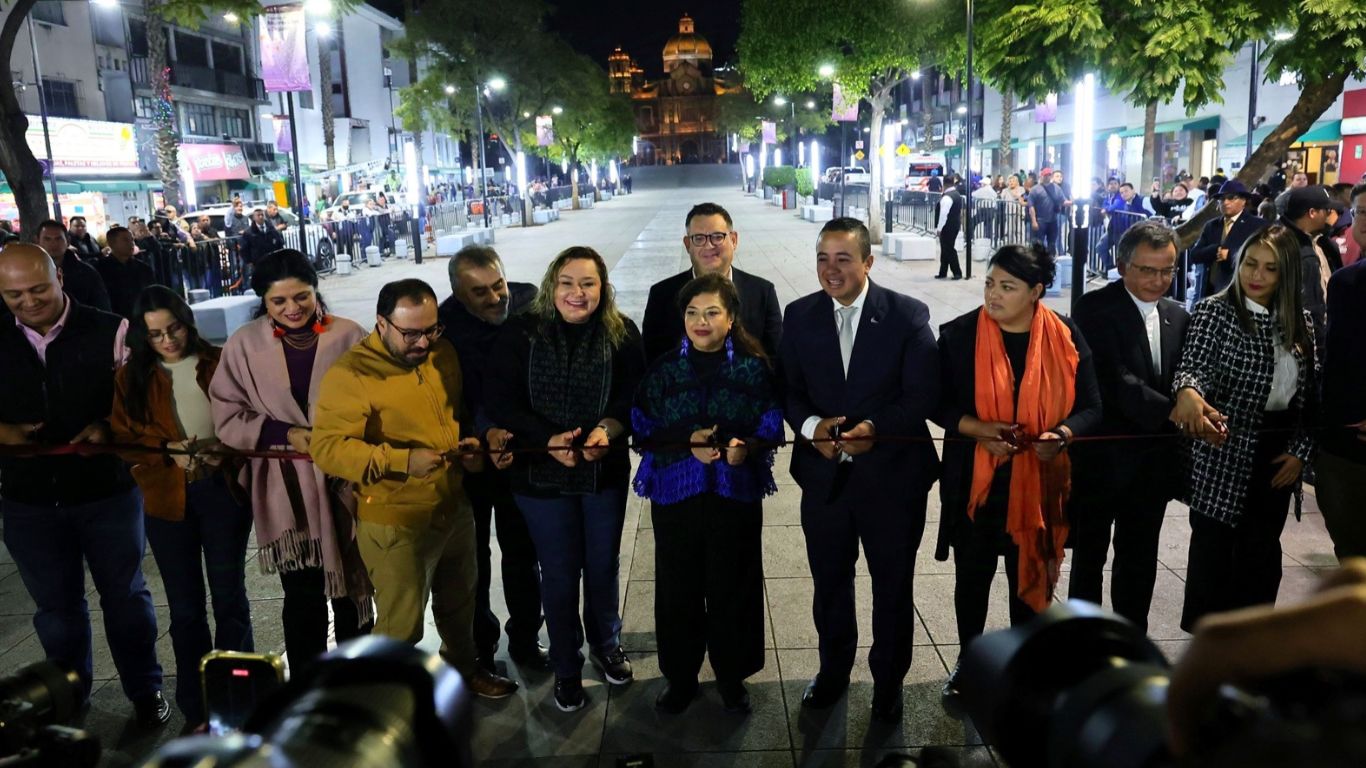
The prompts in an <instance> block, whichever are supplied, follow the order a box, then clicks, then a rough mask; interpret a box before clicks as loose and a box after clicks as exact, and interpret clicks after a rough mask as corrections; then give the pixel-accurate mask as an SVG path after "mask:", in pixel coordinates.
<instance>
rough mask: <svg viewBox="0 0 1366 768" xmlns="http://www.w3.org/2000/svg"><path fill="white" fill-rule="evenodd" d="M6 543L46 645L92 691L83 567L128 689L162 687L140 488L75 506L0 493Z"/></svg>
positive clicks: (142, 691)
mask: <svg viewBox="0 0 1366 768" xmlns="http://www.w3.org/2000/svg"><path fill="white" fill-rule="evenodd" d="M0 515H3V518H4V524H5V546H6V547H8V548H9V551H10V555H11V556H12V557H13V558H14V564H15V565H17V566H18V567H19V577H20V579H22V580H23V582H24V587H25V588H26V589H28V593H29V596H31V597H32V598H33V602H34V604H35V605H36V606H37V609H38V610H37V611H36V612H35V613H34V614H33V628H34V629H35V630H36V631H37V633H38V640H39V642H41V643H42V644H43V653H44V654H46V655H47V657H48V658H49V659H53V660H55V661H57V662H60V663H61V664H63V665H65V666H66V667H67V668H68V669H72V670H75V671H76V672H77V673H78V674H79V675H80V678H81V683H82V684H83V685H84V687H85V690H84V695H85V696H89V695H90V689H91V682H92V680H93V679H94V659H93V651H92V649H91V639H90V610H89V607H88V606H87V605H86V602H85V569H84V567H83V565H82V562H84V565H86V566H89V568H90V577H91V580H93V581H94V582H95V589H96V590H97V591H98V592H99V594H100V609H101V610H103V611H104V631H105V635H106V637H107V641H108V643H109V651H110V653H111V654H112V655H113V657H114V667H115V668H116V669H117V670H118V673H119V682H120V683H121V684H122V685H123V693H124V695H126V696H127V697H128V698H129V699H133V700H137V699H139V698H141V697H144V696H148V695H150V694H152V693H155V692H156V691H159V690H161V665H160V664H159V663H157V647H156V643H157V617H156V613H155V611H153V610H152V594H151V593H150V592H148V591H147V584H146V582H144V581H143V578H142V555H143V552H144V538H143V535H144V534H143V525H142V522H143V514H142V494H141V492H139V491H138V490H137V489H136V488H134V489H132V490H130V491H126V492H124V493H121V494H119V495H117V496H111V497H110V498H107V499H101V500H99V501H94V502H90V503H88V504H75V505H71V506H52V505H44V506H31V505H28V504H20V503H18V502H14V501H9V500H7V499H6V500H3V501H0Z"/></svg>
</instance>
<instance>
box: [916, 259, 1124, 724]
mask: <svg viewBox="0 0 1366 768" xmlns="http://www.w3.org/2000/svg"><path fill="white" fill-rule="evenodd" d="M987 269H988V271H987V276H986V286H985V290H984V294H985V295H984V299H985V301H984V302H983V305H982V307H981V308H979V309H976V310H973V311H972V312H969V313H967V314H966V315H963V316H962V317H959V318H957V319H955V320H953V321H952V322H949V323H947V324H946V325H944V326H943V327H941V328H940V329H939V356H940V363H941V365H940V370H941V371H942V376H943V388H942V389H941V391H942V392H943V393H944V397H943V400H942V402H941V403H940V407H939V412H938V414H937V416H936V417H935V422H936V423H938V424H939V425H940V426H941V427H943V428H944V431H945V434H946V436H947V438H948V439H947V441H946V442H945V444H944V475H943V478H942V479H941V481H940V484H939V496H940V505H941V514H940V519H939V542H938V546H937V548H936V550H935V558H936V559H938V560H947V559H948V554H949V548H950V547H952V548H953V563H954V588H953V603H954V613H955V615H956V617H957V621H958V643H959V648H960V654H961V650H962V649H966V648H967V645H968V643H969V642H971V641H972V639H973V638H975V637H977V636H978V635H980V634H982V630H983V628H984V627H985V625H986V618H987V603H988V599H989V596H990V593H991V580H992V577H993V576H994V575H995V574H996V564H997V560H998V558H1000V557H1005V569H1006V578H1007V580H1008V581H1009V584H1010V623H1011V625H1012V626H1013V625H1016V624H1019V623H1021V622H1024V621H1028V620H1029V619H1030V618H1031V617H1033V616H1034V614H1035V613H1037V612H1039V611H1042V610H1043V609H1044V608H1046V607H1047V606H1048V603H1049V602H1050V601H1051V600H1052V599H1053V593H1054V591H1055V589H1056V587H1057V583H1058V576H1059V572H1060V570H1061V567H1062V560H1063V542H1064V541H1066V539H1067V517H1066V514H1065V512H1064V510H1065V507H1066V503H1067V496H1068V492H1069V490H1070V487H1071V482H1072V462H1071V459H1070V458H1069V457H1068V455H1067V446H1068V444H1069V443H1071V441H1072V440H1073V438H1075V437H1077V436H1079V435H1085V434H1086V433H1087V432H1089V431H1090V430H1092V429H1094V428H1095V426H1096V425H1097V424H1098V423H1099V421H1100V389H1099V388H1098V386H1097V384H1096V374H1095V370H1094V368H1092V366H1091V350H1090V348H1089V347H1087V346H1086V341H1085V340H1084V339H1083V338H1082V336H1081V331H1079V330H1078V329H1077V326H1076V325H1075V324H1073V322H1072V321H1071V319H1069V318H1066V317H1063V316H1061V315H1059V314H1057V313H1056V312H1054V311H1053V310H1051V309H1049V308H1048V307H1046V306H1044V305H1043V304H1042V303H1040V298H1042V296H1043V292H1044V289H1046V288H1047V287H1048V286H1049V285H1051V284H1052V283H1053V277H1054V273H1055V266H1054V263H1053V257H1052V256H1050V255H1049V254H1048V252H1047V251H1045V250H1044V248H1043V247H1042V246H1041V245H1038V244H1035V245H1032V246H1029V247H1025V246H1019V245H1007V246H1005V247H1003V248H1001V249H1000V250H998V251H997V252H996V255H994V256H992V257H991V261H990V262H988V264H987ZM957 675H958V668H957V666H955V667H954V671H953V673H952V674H950V675H949V679H948V681H947V682H945V683H944V690H943V695H944V704H945V706H946V708H951V707H952V706H953V705H954V703H955V699H956V697H957V695H958V689H957Z"/></svg>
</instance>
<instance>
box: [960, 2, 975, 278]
mask: <svg viewBox="0 0 1366 768" xmlns="http://www.w3.org/2000/svg"><path fill="white" fill-rule="evenodd" d="M967 4H968V60H967V80H968V98H967V105H968V109H967V112H966V120H964V122H965V124H966V130H964V131H963V169H964V170H965V171H966V172H967V176H966V177H965V178H966V179H967V183H966V184H964V185H963V192H964V193H965V194H966V197H967V200H965V201H964V205H963V232H964V233H965V237H964V238H963V256H964V264H963V266H964V268H965V270H966V271H965V272H964V273H963V274H964V276H965V277H968V278H971V277H972V234H973V233H972V100H973V98H974V97H975V95H976V94H974V93H973V90H972V0H967Z"/></svg>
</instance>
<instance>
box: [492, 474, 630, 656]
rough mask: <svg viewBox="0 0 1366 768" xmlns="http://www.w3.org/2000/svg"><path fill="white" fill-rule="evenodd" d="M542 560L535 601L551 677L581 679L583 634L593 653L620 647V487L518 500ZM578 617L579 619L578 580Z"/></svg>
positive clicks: (622, 517)
mask: <svg viewBox="0 0 1366 768" xmlns="http://www.w3.org/2000/svg"><path fill="white" fill-rule="evenodd" d="M516 498H517V506H518V508H520V509H521V510H522V516H523V517H525V518H526V524H527V529H528V530H530V531H531V540H532V542H533V543H534V544H535V546H536V559H537V560H538V561H539V562H540V564H541V602H542V604H543V605H544V607H545V623H546V629H547V630H548V631H549V634H550V664H551V666H552V667H553V668H554V670H555V677H557V678H578V677H581V676H582V670H583V653H582V651H581V650H580V649H581V648H582V647H583V641H584V636H585V633H586V634H587V637H588V645H589V647H590V648H592V649H593V650H594V651H597V652H599V653H607V652H609V651H612V650H615V649H616V648H617V646H619V645H621V590H620V588H619V586H618V579H617V576H618V566H619V564H620V563H619V556H620V554H621V527H622V525H623V523H625V521H626V489H625V488H611V489H607V490H602V491H598V492H597V493H593V494H587V495H563V496H559V497H556V498H553V499H538V498H534V497H531V496H521V495H518V496H517V497H516ZM580 579H582V581H583V621H582V623H580V621H579V581H580Z"/></svg>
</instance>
